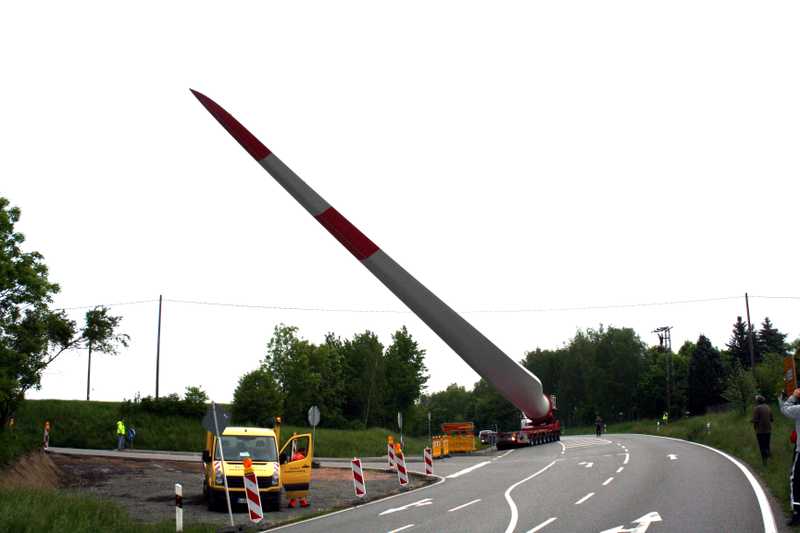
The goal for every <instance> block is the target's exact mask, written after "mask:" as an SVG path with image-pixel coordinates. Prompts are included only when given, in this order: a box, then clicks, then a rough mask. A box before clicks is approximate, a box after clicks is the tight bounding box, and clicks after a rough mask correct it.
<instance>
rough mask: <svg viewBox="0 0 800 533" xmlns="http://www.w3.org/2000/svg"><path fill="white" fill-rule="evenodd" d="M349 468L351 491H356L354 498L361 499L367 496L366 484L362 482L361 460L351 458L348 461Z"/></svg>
mask: <svg viewBox="0 0 800 533" xmlns="http://www.w3.org/2000/svg"><path fill="white" fill-rule="evenodd" d="M350 466H351V467H352V469H353V489H354V490H355V491H356V496H358V497H359V498H363V497H364V496H366V495H367V482H366V481H365V480H364V470H363V469H362V468H361V459H358V458H357V457H353V460H352V461H350Z"/></svg>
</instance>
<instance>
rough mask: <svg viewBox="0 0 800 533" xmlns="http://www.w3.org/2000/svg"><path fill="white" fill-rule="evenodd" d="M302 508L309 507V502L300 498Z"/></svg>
mask: <svg viewBox="0 0 800 533" xmlns="http://www.w3.org/2000/svg"><path fill="white" fill-rule="evenodd" d="M300 507H308V500H306V499H305V498H300Z"/></svg>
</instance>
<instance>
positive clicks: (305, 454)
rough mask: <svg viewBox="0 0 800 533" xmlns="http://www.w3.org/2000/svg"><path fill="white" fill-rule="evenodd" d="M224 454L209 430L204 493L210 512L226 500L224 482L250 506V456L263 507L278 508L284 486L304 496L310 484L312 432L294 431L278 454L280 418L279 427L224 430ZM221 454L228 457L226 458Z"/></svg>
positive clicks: (238, 501) (236, 500)
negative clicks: (246, 471)
mask: <svg viewBox="0 0 800 533" xmlns="http://www.w3.org/2000/svg"><path fill="white" fill-rule="evenodd" d="M221 437H222V454H220V449H219V440H218V439H217V437H216V435H214V434H213V433H211V432H207V433H206V445H205V449H204V450H203V496H205V498H206V503H207V505H208V509H209V510H212V511H213V510H221V509H224V508H225V507H227V504H226V503H225V482H224V480H223V477H222V476H223V475H226V476H227V478H228V490H229V491H230V495H231V504H232V505H236V504H245V503H246V501H245V493H244V465H243V464H242V462H243V461H244V460H245V459H246V458H250V459H251V460H252V461H253V470H254V471H255V473H256V477H257V478H258V491H259V493H260V494H261V505H262V506H263V508H264V511H279V510H280V507H281V490H285V491H286V495H287V497H289V498H305V497H307V496H308V491H309V487H310V486H311V461H312V459H313V458H314V445H313V442H312V439H311V434H310V433H304V434H302V435H297V434H295V435H292V437H291V438H289V439H288V440H287V441H286V442H285V443H283V446H281V447H280V452H278V444H279V443H280V422H277V423H276V424H275V429H269V428H257V427H226V428H225V430H224V431H223V432H222V435H221ZM222 455H224V456H225V461H224V462H223V461H222Z"/></svg>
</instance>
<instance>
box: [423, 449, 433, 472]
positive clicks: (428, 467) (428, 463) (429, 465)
mask: <svg viewBox="0 0 800 533" xmlns="http://www.w3.org/2000/svg"><path fill="white" fill-rule="evenodd" d="M424 455H425V475H426V476H432V475H433V453H432V452H431V449H430V448H425V452H424Z"/></svg>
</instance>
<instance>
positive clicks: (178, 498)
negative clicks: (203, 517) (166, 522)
mask: <svg viewBox="0 0 800 533" xmlns="http://www.w3.org/2000/svg"><path fill="white" fill-rule="evenodd" d="M175 531H183V487H182V486H181V484H180V483H175Z"/></svg>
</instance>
